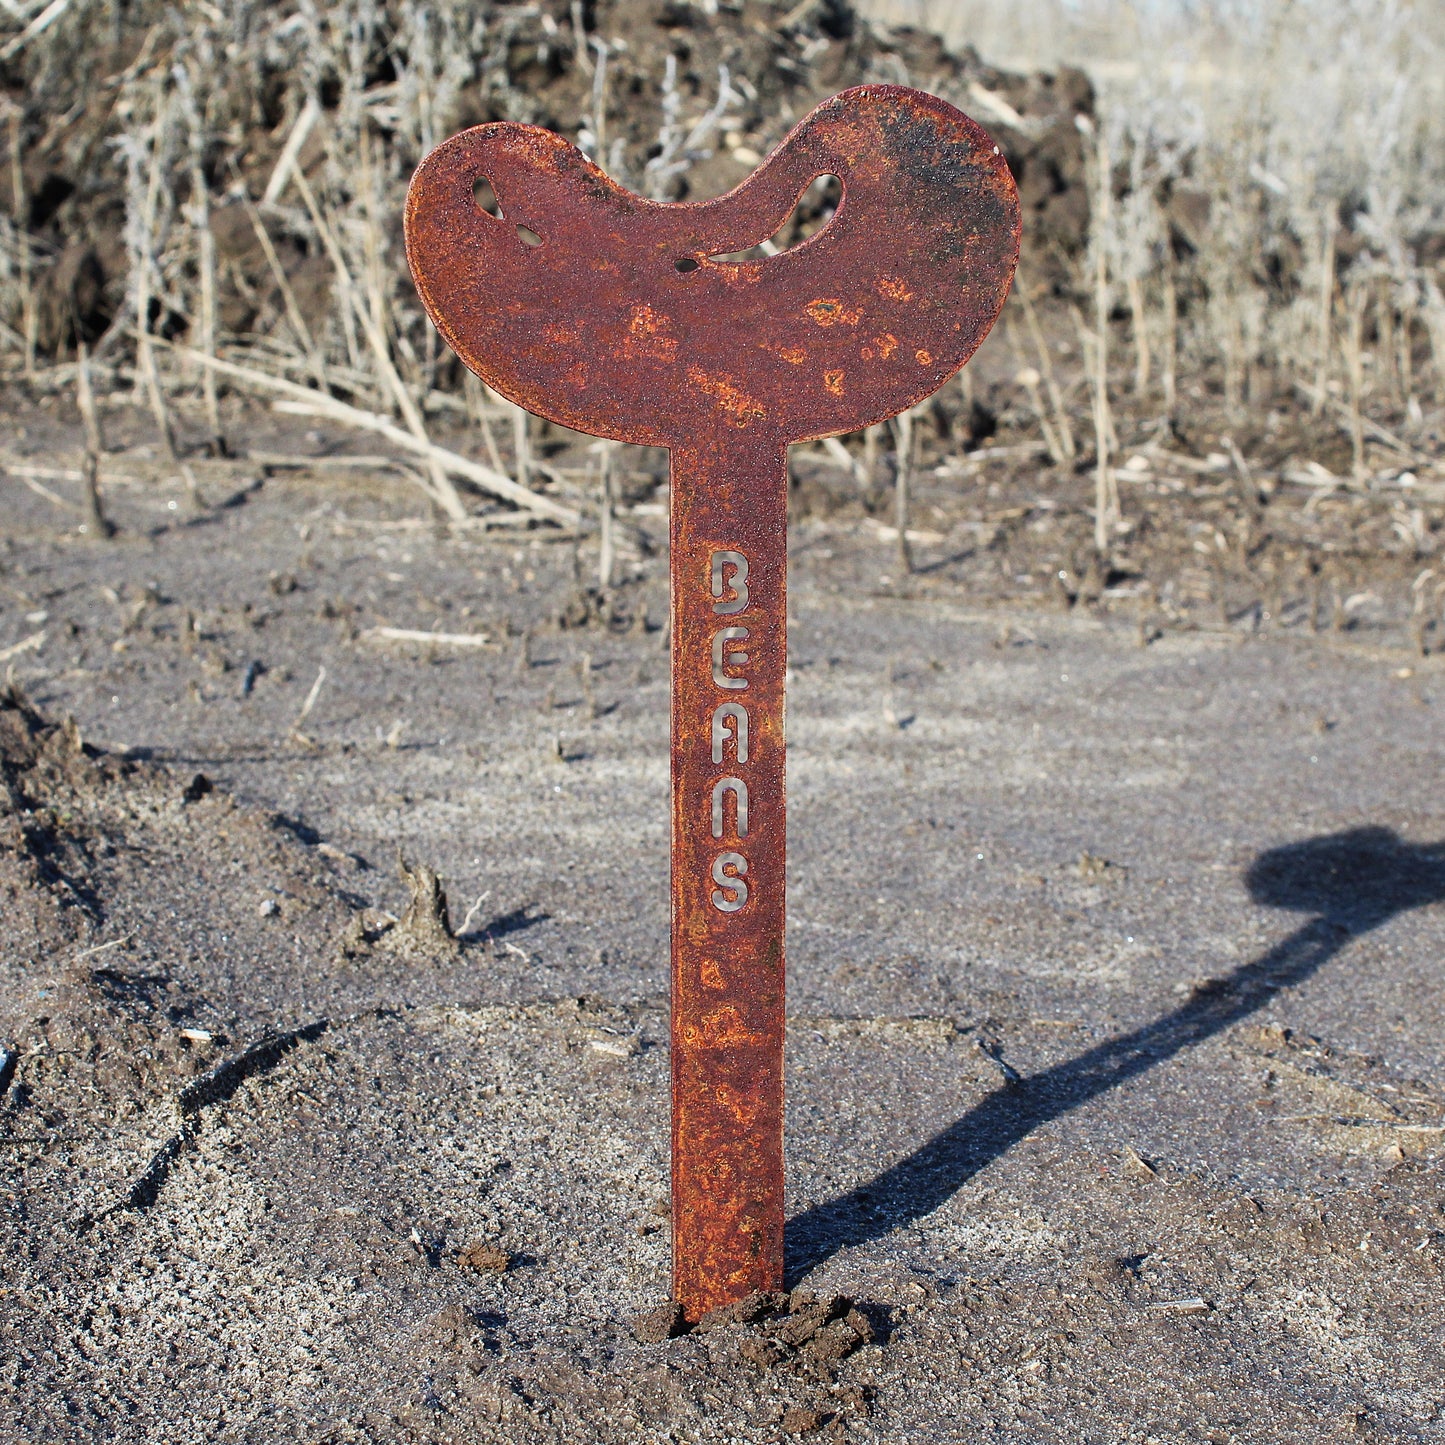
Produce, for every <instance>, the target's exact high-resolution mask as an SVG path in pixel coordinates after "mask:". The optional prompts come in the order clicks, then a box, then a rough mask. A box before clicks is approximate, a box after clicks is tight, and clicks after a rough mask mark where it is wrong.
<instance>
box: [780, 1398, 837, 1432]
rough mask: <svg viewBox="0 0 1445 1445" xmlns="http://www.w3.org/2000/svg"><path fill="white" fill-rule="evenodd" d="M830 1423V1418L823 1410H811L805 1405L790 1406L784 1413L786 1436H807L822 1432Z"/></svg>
mask: <svg viewBox="0 0 1445 1445" xmlns="http://www.w3.org/2000/svg"><path fill="white" fill-rule="evenodd" d="M827 1423H828V1416H827V1415H825V1414H824V1413H823V1411H821V1410H809V1409H807V1408H806V1407H805V1406H803V1405H789V1406H788V1408H787V1409H786V1410H784V1411H783V1433H784V1434H785V1435H806V1434H808V1433H809V1432H810V1431H813V1430H821V1429H822V1428H823V1426H824V1425H826V1424H827Z"/></svg>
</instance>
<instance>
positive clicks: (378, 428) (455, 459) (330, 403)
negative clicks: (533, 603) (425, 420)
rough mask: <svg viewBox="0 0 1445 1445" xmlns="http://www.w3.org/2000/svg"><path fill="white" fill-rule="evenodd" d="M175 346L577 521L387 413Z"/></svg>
mask: <svg viewBox="0 0 1445 1445" xmlns="http://www.w3.org/2000/svg"><path fill="white" fill-rule="evenodd" d="M175 350H176V351H177V352H178V353H179V354H180V355H182V356H186V357H189V358H190V359H191V360H193V361H198V362H200V364H201V365H203V366H214V367H215V368H216V370H217V371H219V372H220V373H221V374H222V375H223V376H229V377H232V378H233V379H234V380H236V381H238V382H241V383H243V384H244V385H247V386H251V387H255V388H258V389H260V390H262V391H269V392H276V393H279V394H280V395H281V396H283V397H286V398H289V400H286V401H280V402H277V403H275V406H276V409H277V410H282V411H288V412H290V413H291V414H292V415H295V416H321V417H326V418H327V419H328V420H330V421H335V422H339V423H340V424H341V425H343V426H353V427H357V428H360V429H362V430H365V431H372V432H375V433H377V435H379V436H384V437H386V439H387V440H388V441H390V442H392V443H393V444H394V445H395V446H399V447H402V448H404V449H405V450H407V451H409V452H412V453H414V454H416V455H418V456H421V457H424V458H425V459H426V460H428V461H429V462H430V461H435V462H437V463H438V464H439V465H441V466H442V467H444V468H445V469H446V470H447V471H448V472H450V473H452V474H453V475H454V476H458V477H465V478H466V479H467V481H469V482H473V483H475V484H476V485H477V486H478V487H480V488H482V489H483V490H484V491H487V492H490V493H492V494H493V495H494V496H497V497H501V498H503V499H504V500H506V501H509V502H512V503H513V504H515V505H516V506H518V507H521V508H522V509H523V510H525V511H528V512H532V513H534V514H536V515H538V516H541V517H546V518H547V519H548V520H549V521H553V522H558V523H560V524H561V525H562V526H564V527H575V526H576V525H577V524H578V521H579V518H578V515H577V513H576V512H575V511H573V510H572V509H571V508H570V507H564V506H562V505H561V504H560V503H557V502H554V501H553V500H552V499H551V498H550V497H544V496H541V495H540V494H539V493H537V492H532V491H528V490H527V488H526V487H519V486H518V485H517V484H516V482H514V481H513V480H512V479H511V478H510V477H508V476H505V475H503V474H502V473H500V472H495V471H493V470H492V469H491V468H490V467H484V466H482V465H481V464H480V463H479V462H474V461H472V460H471V459H470V458H468V457H463V456H459V455H458V454H457V453H456V452H452V451H448V450H447V449H446V448H445V447H441V446H438V445H437V444H436V443H435V442H429V441H424V440H422V439H420V438H418V437H417V436H416V435H415V434H414V433H412V432H410V431H407V430H404V429H403V428H401V427H399V426H396V425H395V424H394V423H393V422H392V421H391V419H390V418H389V417H384V416H378V415H377V414H376V413H375V412H370V411H363V410H362V409H361V408H360V407H356V406H351V405H350V404H349V403H347V402H344V401H341V400H339V399H338V398H337V397H334V396H326V395H323V394H322V393H321V392H317V391H313V390H312V389H311V388H310V387H309V386H301V385H299V384H298V383H296V382H294V381H287V380H286V379H285V378H284V377H280V376H272V375H271V373H270V372H267V371H258V370H257V369H256V368H254V367H249V366H238V365H237V364H236V363H235V362H233V361H222V360H219V359H211V358H207V357H204V356H202V355H201V354H200V353H199V352H196V351H189V350H187V349H186V348H184V347H177V348H175Z"/></svg>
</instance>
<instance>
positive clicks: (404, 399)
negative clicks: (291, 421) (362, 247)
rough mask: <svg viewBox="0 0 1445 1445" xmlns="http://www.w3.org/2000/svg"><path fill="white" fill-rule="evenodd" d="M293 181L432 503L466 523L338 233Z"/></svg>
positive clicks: (301, 180) (299, 177) (298, 176)
mask: <svg viewBox="0 0 1445 1445" xmlns="http://www.w3.org/2000/svg"><path fill="white" fill-rule="evenodd" d="M292 180H293V181H294V182H295V185H296V189H297V190H298V191H300V193H301V199H302V200H303V201H304V202H305V205H306V209H307V211H308V212H309V213H310V216H311V224H312V225H313V226H315V227H316V231H317V234H318V235H319V236H320V237H321V243H322V245H323V246H324V247H325V248H326V254H327V255H328V256H329V257H330V258H331V265H332V268H333V269H334V270H335V272H336V281H337V285H338V286H339V287H340V289H341V294H342V299H343V303H344V304H345V305H347V306H349V308H350V310H351V311H352V312H353V313H354V314H355V316H356V319H357V320H358V321H359V322H360V323H361V327H362V330H363V331H365V332H366V339H367V342H368V344H369V345H370V347H371V351H372V355H373V357H374V358H375V361H376V367H377V371H378V373H379V375H380V377H381V380H382V382H383V384H384V385H385V386H386V388H387V389H388V390H389V391H390V392H391V394H392V397H393V399H394V400H395V402H396V405H397V409H398V410H399V411H400V412H401V416H402V420H403V421H404V422H405V423H406V428H407V430H408V431H409V432H410V433H411V434H412V436H413V437H415V438H416V440H417V441H418V442H420V443H421V444H422V446H421V450H420V452H419V454H420V455H422V456H424V457H425V458H426V462H427V468H428V471H429V474H430V477H431V495H432V500H433V501H434V502H435V503H436V504H437V505H438V506H439V507H440V508H441V509H442V510H443V511H444V512H445V513H446V514H447V516H449V517H450V518H451V519H452V520H453V521H456V522H459V521H462V520H464V519H465V518H466V516H467V509H466V505H465V503H463V501H462V499H461V496H460V495H459V494H458V492H457V489H456V487H455V486H453V484H452V480H451V478H450V477H449V476H448V475H447V469H446V468H445V467H444V466H443V465H442V464H441V462H440V460H438V458H437V457H435V456H434V455H432V454H431V451H430V448H431V438H430V437H429V436H428V435H427V430H426V423H425V422H424V421H423V420H422V415H421V409H420V408H419V407H418V406H417V404H416V402H415V401H414V400H413V399H412V395H411V393H410V392H409V391H408V390H407V389H406V386H405V384H404V383H403V382H402V379H401V377H400V376H398V375H397V371H396V367H395V366H394V365H393V364H392V360H391V349H390V348H389V347H388V345H387V342H386V337H385V336H384V335H383V333H382V329H381V326H380V324H379V323H378V322H377V320H376V318H375V317H373V316H372V315H371V313H370V312H369V311H368V310H367V308H366V307H365V306H364V305H363V304H362V301H361V297H360V296H359V295H358V294H357V290H356V284H355V283H354V282H353V281H352V279H351V271H350V268H349V267H348V266H347V264H346V258H345V257H344V256H343V255H342V254H341V247H340V245H339V244H338V243H337V240H336V236H335V233H334V232H333V231H332V229H331V226H330V225H329V224H328V223H327V220H326V217H325V216H323V215H322V213H321V208H320V207H319V206H318V205H317V204H316V197H315V195H314V194H313V193H312V190H311V186H310V185H309V184H308V182H307V180H306V177H305V176H304V175H303V174H302V172H301V169H300V167H299V166H298V167H295V168H293V170H292Z"/></svg>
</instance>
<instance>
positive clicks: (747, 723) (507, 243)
mask: <svg viewBox="0 0 1445 1445" xmlns="http://www.w3.org/2000/svg"><path fill="white" fill-rule="evenodd" d="M830 175H831V176H836V177H837V178H838V179H839V180H840V181H841V182H842V187H843V199H842V202H841V204H840V205H839V207H838V210H837V212H836V213H835V214H834V216H833V217H832V219H831V220H830V221H829V222H828V223H827V225H826V226H824V227H823V229H822V230H821V231H819V232H818V233H817V234H815V235H814V236H812V237H810V238H809V239H808V240H807V241H805V242H804V243H802V244H801V245H798V246H795V247H793V248H792V249H790V250H788V251H785V252H783V253H781V254H779V255H776V256H770V257H764V258H762V259H760V260H756V261H729V260H724V259H721V258H723V257H726V256H728V255H730V254H735V253H737V252H740V251H743V250H746V249H748V248H749V247H751V246H754V245H756V244H757V243H758V242H760V241H763V240H765V239H767V238H768V237H769V236H772V235H774V234H775V233H776V232H777V231H778V230H779V229H780V228H781V227H782V225H783V224H784V223H785V222H786V220H787V218H788V216H789V215H790V214H791V213H792V210H793V207H794V206H795V205H796V204H797V202H798V200H799V198H800V197H801V196H802V194H803V193H804V192H805V191H806V190H807V189H808V187H809V186H810V185H811V184H812V183H813V182H814V181H815V180H816V179H818V178H819V177H820V176H830ZM483 179H485V180H486V181H487V182H488V183H489V184H490V187H491V190H492V193H493V194H494V195H495V197H496V200H497V203H498V205H499V208H500V212H501V214H500V215H496V214H492V213H489V212H488V211H484V210H483V209H482V208H481V207H480V206H479V205H477V204H476V202H475V200H474V188H475V187H477V186H478V185H479V184H480V182H481V181H482V180H483ZM406 239H407V257H408V260H409V261H410V264H411V269H412V275H413V277H414V278H415V280H416V285H417V291H418V293H419V294H420V296H421V298H422V301H423V303H424V304H425V306H426V308H427V311H428V312H429V314H430V315H431V318H432V320H433V321H434V322H435V323H436V326H437V329H438V330H439V331H440V332H441V334H442V336H443V337H444V338H445V339H446V340H447V342H448V343H449V344H450V345H451V346H452V347H453V348H454V349H455V350H456V352H457V353H458V355H459V356H460V357H461V358H462V360H463V361H464V362H466V364H467V365H468V366H469V367H470V368H471V369H472V370H473V371H474V372H476V373H477V375H478V376H480V377H481V378H482V379H483V380H484V381H485V382H486V383H487V384H488V385H489V386H491V387H492V388H493V389H495V390H496V391H499V392H501V393H502V394H503V395H504V396H506V397H507V398H509V399H510V400H512V401H514V402H515V403H517V404H518V405H519V406H523V407H526V408H528V409H529V410H531V411H534V412H537V413H539V414H541V415H542V416H545V417H549V418H550V419H552V420H553V421H556V422H559V423H561V424H562V425H563V426H567V427H571V428H572V429H574V430H576V431H584V432H591V433H593V434H595V435H598V436H603V437H609V438H612V439H614V440H617V441H625V442H634V443H639V444H642V445H651V446H664V447H668V448H669V449H670V450H671V453H672V558H671V561H672V645H673V697H672V779H673V804H672V987H673V995H672V997H673V1018H672V1144H673V1176H672V1177H673V1290H674V1297H675V1298H676V1299H677V1300H678V1301H679V1302H680V1303H681V1304H682V1305H683V1308H684V1311H685V1313H686V1314H687V1316H688V1318H689V1319H693V1320H696V1319H697V1318H699V1317H700V1316H701V1315H702V1314H703V1313H705V1312H706V1311H707V1310H709V1309H713V1308H715V1307H717V1306H719V1305H722V1304H727V1303H729V1302H731V1301H733V1300H735V1299H738V1298H740V1297H741V1296H743V1295H745V1294H747V1293H748V1292H749V1291H750V1290H753V1289H775V1288H777V1287H778V1286H779V1285H780V1284H781V1283H782V1278H783V1147H782V1125H783V1023H784V976H783V974H784V970H783V919H784V860H785V842H784V792H783V755H784V738H783V687H784V677H785V673H786V668H787V581H786V572H787V466H786V453H787V446H788V444H789V443H790V442H794V441H804V440H808V439H815V438H820V437H824V436H832V435H837V434H839V433H844V432H851V431H857V430H859V429H861V428H863V427H866V426H869V425H872V424H874V423H877V422H880V421H882V420H884V419H886V418H887V417H890V416H893V415H895V414H896V413H898V412H899V411H902V410H903V409H904V408H906V407H909V406H912V405H914V404H915V403H916V402H918V401H921V400H922V399H923V398H924V397H926V396H927V395H929V394H930V393H931V392H932V391H934V390H935V389H936V388H937V387H938V386H939V385H941V384H942V382H944V381H945V380H946V379H947V378H948V377H949V376H950V375H952V374H953V372H955V371H956V370H957V369H958V368H959V367H960V366H962V365H963V363H964V362H965V361H967V360H968V358H969V357H970V356H971V355H972V354H973V352H974V351H975V350H976V349H977V347H978V345H979V343H980V342H981V341H982V340H983V338H984V336H985V335H987V333H988V330H989V328H990V327H991V326H992V325H993V322H994V320H995V319H996V318H997V316H998V313H999V311H1000V310H1001V308H1002V306H1003V302H1004V297H1005V296H1006V295H1007V292H1008V287H1009V282H1010V280H1011V278H1012V275H1013V268H1014V263H1015V261H1016V259H1017V256H1018V243H1019V207H1018V196H1017V193H1016V191H1015V188H1014V184H1013V179H1012V177H1011V176H1010V175H1009V172H1008V168H1007V166H1006V165H1005V164H1004V162H1003V160H1002V158H1001V156H1000V155H999V152H998V148H997V147H996V146H995V145H994V144H993V143H992V141H990V140H989V138H988V136H987V135H985V134H984V132H983V131H982V130H981V129H980V128H979V127H978V126H977V125H975V124H974V123H973V122H972V121H971V120H969V119H968V117H967V116H965V115H963V114H962V113H961V112H959V111H957V110H955V109H954V108H953V107H952V106H950V105H948V104H946V103H945V102H943V101H941V100H939V99H937V98H936V97H934V96H930V95H926V94H924V93H922V92H920V91H916V90H909V89H906V88H904V87H902V86H887V85H879V86H861V87H859V88H857V89H855V90H850V91H844V92H843V93H842V94H841V95H836V96H834V97H833V98H832V99H831V100H827V101H825V102H823V104H822V105H820V106H819V107H818V108H817V109H816V110H814V111H813V112H812V113H811V114H810V115H808V116H807V117H805V118H804V119H803V120H802V121H801V122H800V123H799V124H798V125H797V126H796V127H795V128H794V129H793V131H792V132H791V133H790V134H789V136H788V137H787V139H786V140H784V142H783V144H782V145H781V146H779V148H778V149H777V150H776V151H775V152H774V153H773V154H772V155H771V156H770V157H769V158H768V159H767V161H765V162H764V164H763V165H762V166H760V167H759V169H758V170H757V171H755V172H754V173H753V175H752V176H750V177H749V178H748V179H747V180H746V181H744V182H743V184H742V185H741V186H739V187H738V188H737V189H736V190H734V191H732V192H730V193H729V194H728V195H726V196H722V197H719V198H718V199H717V200H713V201H701V202H697V203H689V204H679V205H666V204H662V203H659V202H655V201H648V200H645V199H643V198H642V197H640V196H635V195H633V194H631V193H630V192H628V191H626V190H624V189H623V188H622V187H620V186H619V185H617V184H616V183H615V182H614V181H612V180H611V179H609V178H608V177H607V176H606V175H605V174H604V173H603V172H602V171H600V170H598V168H597V167H596V166H595V165H593V163H592V162H591V161H589V160H588V159H587V158H586V157H585V156H584V155H582V154H581V152H579V151H578V150H576V149H575V148H574V147H573V146H571V145H570V144H569V143H568V142H567V141H565V140H564V139H562V137H560V136H557V135H553V134H552V133H551V132H548V131H544V130H539V129H537V128H536V127H534V126H526V125H519V124H515V123H512V122H500V123H496V124H492V125H484V126H478V127H476V128H475V129H473V130H469V131H465V132H463V133H462V134H461V135H458V136H454V137H452V139H451V140H449V141H446V142H445V143H443V144H442V145H440V146H438V147H437V149H436V150H434V151H433V152H432V153H431V154H430V155H429V156H428V157H427V158H426V159H425V160H424V161H423V162H422V164H421V166H420V167H419V168H418V170H417V173H416V175H415V177H413V179H412V183H411V190H410V192H409V194H408V197H407V211H406Z"/></svg>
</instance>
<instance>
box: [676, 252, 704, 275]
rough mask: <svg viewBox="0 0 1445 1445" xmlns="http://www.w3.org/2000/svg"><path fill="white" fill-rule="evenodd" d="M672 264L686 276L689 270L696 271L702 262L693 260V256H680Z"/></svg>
mask: <svg viewBox="0 0 1445 1445" xmlns="http://www.w3.org/2000/svg"><path fill="white" fill-rule="evenodd" d="M672 264H673V265H674V266H676V267H677V269H678V270H679V271H681V272H682V274H683V275H684V276H685V275H687V273H688V272H689V271H696V270H697V269H698V267H699V266H701V265H702V262H701V261H695V260H693V258H692V257H691V256H679V257H678V258H677V260H676V261H674V262H673V263H672Z"/></svg>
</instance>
